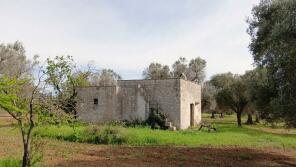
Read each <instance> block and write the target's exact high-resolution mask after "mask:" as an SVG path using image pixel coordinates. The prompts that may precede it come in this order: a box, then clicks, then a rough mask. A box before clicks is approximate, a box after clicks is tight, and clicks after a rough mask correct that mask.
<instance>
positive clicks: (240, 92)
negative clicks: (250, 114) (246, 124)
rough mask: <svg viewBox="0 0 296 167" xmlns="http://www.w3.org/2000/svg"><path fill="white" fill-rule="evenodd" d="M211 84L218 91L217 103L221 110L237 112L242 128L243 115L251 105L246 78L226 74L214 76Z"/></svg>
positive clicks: (238, 121) (239, 124)
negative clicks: (249, 104)
mask: <svg viewBox="0 0 296 167" xmlns="http://www.w3.org/2000/svg"><path fill="white" fill-rule="evenodd" d="M210 83H212V84H213V85H214V86H215V87H216V88H217V90H218V92H217V94H216V101H217V104H218V106H219V108H224V109H229V110H232V111H233V112H235V113H236V114H237V123H238V126H240V127H241V126H242V123H241V115H242V113H243V112H244V111H245V109H246V107H247V105H248V103H249V99H248V92H247V86H246V83H245V81H244V78H243V77H242V76H239V75H233V74H231V73H224V74H218V75H215V76H213V77H212V79H211V81H210Z"/></svg>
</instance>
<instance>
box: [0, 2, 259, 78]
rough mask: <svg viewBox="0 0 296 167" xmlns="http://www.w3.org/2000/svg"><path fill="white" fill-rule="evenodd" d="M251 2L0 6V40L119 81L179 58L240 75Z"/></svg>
mask: <svg viewBox="0 0 296 167" xmlns="http://www.w3.org/2000/svg"><path fill="white" fill-rule="evenodd" d="M258 1H259V0H252V1H251V0H240V1H237V0H224V1H205V0H199V1H190V0H189V1H181V2H180V1H174V3H173V1H169V0H166V1H161V2H162V3H160V4H157V5H156V4H151V3H150V4H148V3H143V2H148V1H144V0H143V1H132V0H129V1H125V2H126V3H124V4H121V3H122V2H121V3H119V2H120V1H116V0H115V1H99V2H97V1H67V0H63V1H37V2H36V1H26V2H23V3H18V2H19V1H18V2H16V1H14V2H13V1H1V2H0V20H1V23H2V25H5V26H0V37H1V39H0V42H1V43H3V42H5V43H6V42H13V41H15V40H20V41H22V42H23V43H24V45H25V47H26V49H27V51H28V54H29V55H30V56H32V55H33V54H39V55H40V56H41V57H42V58H43V59H45V58H46V57H49V56H56V55H60V54H70V55H72V56H74V58H75V60H76V61H77V62H78V63H80V64H84V63H86V62H87V61H89V60H95V62H96V63H97V64H98V66H100V67H103V68H113V69H115V70H117V71H118V72H119V73H121V74H122V75H123V77H124V78H126V79H130V78H140V77H141V74H142V70H143V69H144V68H145V67H146V66H148V64H149V63H150V62H152V61H157V62H161V63H164V64H172V63H173V61H175V60H176V59H177V58H178V57H179V56H185V57H186V58H188V59H191V58H194V57H196V56H201V57H202V58H204V59H206V60H207V62H208V66H207V74H208V76H210V75H213V74H215V73H220V72H227V71H231V72H234V73H243V72H244V71H245V70H247V69H250V68H252V66H251V63H252V56H251V55H250V54H249V52H248V48H247V46H248V42H249V38H248V35H247V34H246V32H245V31H246V28H247V24H246V23H245V19H246V16H248V15H250V10H251V8H252V5H253V4H255V3H258ZM111 2H113V3H111ZM149 2H151V1H149ZM152 2H154V3H156V2H159V1H152ZM182 2H183V3H182ZM156 6H157V7H156ZM136 14H137V15H136Z"/></svg>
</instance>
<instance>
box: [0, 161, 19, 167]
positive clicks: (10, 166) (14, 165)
mask: <svg viewBox="0 0 296 167" xmlns="http://www.w3.org/2000/svg"><path fill="white" fill-rule="evenodd" d="M0 166H1V167H21V166H22V160H16V159H0Z"/></svg>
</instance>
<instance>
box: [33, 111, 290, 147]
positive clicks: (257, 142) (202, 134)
mask: <svg viewBox="0 0 296 167" xmlns="http://www.w3.org/2000/svg"><path fill="white" fill-rule="evenodd" d="M203 116H204V120H207V121H209V122H212V125H213V126H214V127H215V128H216V129H217V131H216V132H211V133H208V132H207V131H206V130H201V131H198V128H192V129H188V130H181V131H164V130H151V129H149V128H148V127H136V128H130V127H129V128H126V127H121V126H93V125H80V126H78V127H77V128H76V132H75V133H74V130H73V128H72V127H70V126H60V127H58V126H48V127H39V128H37V129H36V130H35V134H36V135H40V136H41V137H47V138H55V139H60V140H67V141H73V142H82V143H83V142H85V143H95V144H123V145H130V146H147V145H153V146H154V145H170V146H191V147H200V146H212V147H219V146H238V147H257V148H264V147H269V148H293V149H295V148H296V135H295V134H274V133H272V132H265V131H262V130H260V129H259V128H261V127H263V125H261V124H260V125H252V126H243V128H238V127H237V125H236V123H235V116H234V115H231V116H226V117H225V118H216V119H210V118H209V115H206V114H205V115H203ZM94 129H95V130H94Z"/></svg>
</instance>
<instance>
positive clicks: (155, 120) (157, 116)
mask: <svg viewBox="0 0 296 167" xmlns="http://www.w3.org/2000/svg"><path fill="white" fill-rule="evenodd" d="M166 119H167V117H166V116H165V115H164V114H163V113H161V112H160V111H159V110H158V109H151V111H150V113H149V116H148V118H147V120H146V121H145V122H146V124H147V125H149V126H150V127H151V128H152V129H168V127H167V126H166Z"/></svg>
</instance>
